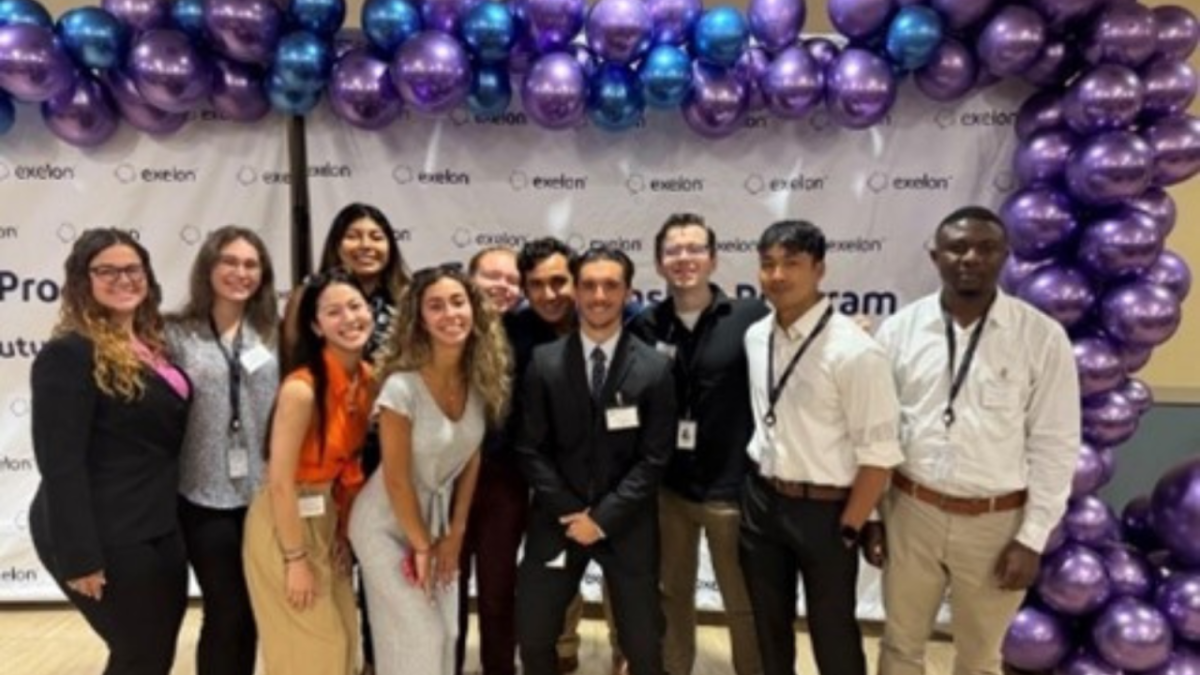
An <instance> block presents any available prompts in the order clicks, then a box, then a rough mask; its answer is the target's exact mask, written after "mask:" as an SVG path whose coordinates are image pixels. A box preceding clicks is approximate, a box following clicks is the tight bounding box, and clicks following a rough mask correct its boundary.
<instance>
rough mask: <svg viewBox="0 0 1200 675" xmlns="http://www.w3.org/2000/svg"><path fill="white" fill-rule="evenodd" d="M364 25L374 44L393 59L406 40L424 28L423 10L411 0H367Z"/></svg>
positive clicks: (363, 19) (364, 5)
mask: <svg viewBox="0 0 1200 675" xmlns="http://www.w3.org/2000/svg"><path fill="white" fill-rule="evenodd" d="M362 27H363V32H364V33H366V34H367V39H368V40H370V41H371V44H372V45H374V46H375V48H376V49H378V50H379V51H380V52H382V53H383V55H384V56H386V57H387V58H389V59H390V58H391V57H392V56H393V55H394V54H395V53H396V50H397V49H399V47H400V45H402V44H404V41H405V40H407V39H408V38H410V37H412V36H414V35H416V34H417V33H420V32H421V10H419V9H417V6H416V5H414V4H412V3H411V2H409V1H408V0H367V1H366V3H364V4H363V8H362Z"/></svg>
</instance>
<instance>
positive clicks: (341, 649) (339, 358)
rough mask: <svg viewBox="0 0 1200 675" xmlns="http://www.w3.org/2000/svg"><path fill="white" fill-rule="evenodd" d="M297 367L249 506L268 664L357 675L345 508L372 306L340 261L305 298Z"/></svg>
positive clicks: (253, 582) (282, 673) (363, 415)
mask: <svg viewBox="0 0 1200 675" xmlns="http://www.w3.org/2000/svg"><path fill="white" fill-rule="evenodd" d="M299 318H300V323H299V325H300V326H301V327H302V330H301V332H300V342H299V351H298V356H299V363H300V366H299V367H298V368H297V369H296V370H294V371H292V372H291V374H289V375H288V376H287V378H286V379H285V380H284V382H283V386H281V387H280V389H279V396H278V398H277V399H276V402H275V414H274V418H273V420H272V422H271V435H270V439H269V440H268V444H267V448H268V459H267V462H268V464H267V485H266V487H265V488H264V489H263V490H262V491H261V492H260V493H259V494H258V496H257V497H256V498H255V500H254V502H253V504H251V506H250V512H249V514H248V515H247V522H246V535H245V542H244V545H243V554H244V555H243V558H244V561H245V566H246V581H247V584H248V586H249V590H250V600H251V604H252V606H253V608H254V618H255V622H256V623H257V624H258V631H259V636H260V643H261V645H262V654H263V665H264V666H265V667H266V672H267V674H268V675H305V674H308V673H311V674H312V675H352V674H353V673H354V672H355V665H356V663H355V662H356V661H357V658H356V656H357V647H358V642H357V639H358V620H357V615H356V613H355V608H354V592H353V590H352V587H351V583H350V572H349V570H350V565H349V560H350V558H349V547H348V546H347V545H346V519H347V517H348V516H349V511H350V504H351V502H352V501H353V498H354V495H355V493H356V492H357V491H358V488H359V487H360V486H361V485H362V482H363V474H362V467H361V465H360V463H359V458H358V451H359V447H360V446H361V445H362V440H363V437H364V436H365V435H366V431H367V418H368V413H369V412H370V405H371V382H370V370H369V368H368V365H367V364H366V363H365V362H364V361H363V358H362V352H363V345H365V344H366V342H367V340H368V338H370V336H371V328H372V320H371V308H370V305H369V304H368V303H367V299H366V297H365V296H364V295H363V292H362V289H361V288H360V287H359V286H358V285H357V283H356V282H355V281H354V280H353V279H352V278H351V277H350V276H348V275H347V274H345V273H344V272H341V271H333V272H327V273H323V274H319V275H317V276H315V277H313V278H312V279H310V280H309V281H308V283H307V284H306V285H305V287H304V289H303V295H302V297H301V299H300V317H299Z"/></svg>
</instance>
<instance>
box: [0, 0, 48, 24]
mask: <svg viewBox="0 0 1200 675" xmlns="http://www.w3.org/2000/svg"><path fill="white" fill-rule="evenodd" d="M22 23H24V24H30V25H33V26H41V27H42V28H54V19H52V18H51V17H50V12H47V11H46V8H45V7H42V6H41V5H40V4H39V3H37V2H35V1H34V0H0V26H13V25H16V24H22Z"/></svg>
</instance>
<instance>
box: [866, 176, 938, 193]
mask: <svg viewBox="0 0 1200 675" xmlns="http://www.w3.org/2000/svg"><path fill="white" fill-rule="evenodd" d="M953 180H954V177H953V176H949V175H933V174H928V173H922V174H920V175H902V176H893V175H891V174H888V173H884V172H883V171H876V172H875V173H873V174H871V175H870V176H868V177H867V189H869V190H870V191H871V192H874V193H876V194H878V193H880V192H883V191H885V190H893V191H896V192H904V191H919V190H924V191H945V190H949V189H950V183H951V181H953Z"/></svg>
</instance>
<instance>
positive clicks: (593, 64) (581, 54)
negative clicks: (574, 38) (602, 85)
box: [567, 44, 599, 78]
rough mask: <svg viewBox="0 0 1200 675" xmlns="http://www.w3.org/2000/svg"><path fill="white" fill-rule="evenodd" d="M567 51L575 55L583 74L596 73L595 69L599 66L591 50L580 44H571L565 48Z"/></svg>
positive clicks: (590, 74)
mask: <svg viewBox="0 0 1200 675" xmlns="http://www.w3.org/2000/svg"><path fill="white" fill-rule="evenodd" d="M567 53H568V54H570V55H571V56H574V57H575V60H576V61H578V62H579V67H580V68H583V74H584V75H585V76H587V77H589V78H590V77H591V76H592V75H595V74H596V69H597V68H598V67H599V61H598V60H597V59H596V55H595V54H593V53H592V50H590V49H588V48H587V47H585V46H583V45H580V44H573V45H571V46H570V47H569V48H568V49H567Z"/></svg>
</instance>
